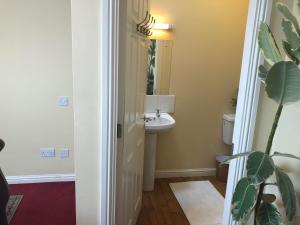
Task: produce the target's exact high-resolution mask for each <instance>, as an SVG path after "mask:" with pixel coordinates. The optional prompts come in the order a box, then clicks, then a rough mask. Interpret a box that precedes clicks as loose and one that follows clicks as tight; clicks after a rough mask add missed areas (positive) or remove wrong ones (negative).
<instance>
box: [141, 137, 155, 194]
mask: <svg viewBox="0 0 300 225" xmlns="http://www.w3.org/2000/svg"><path fill="white" fill-rule="evenodd" d="M156 147H157V134H156V133H146V139H145V156H144V159H145V160H144V191H153V190H154V180H155V161H156Z"/></svg>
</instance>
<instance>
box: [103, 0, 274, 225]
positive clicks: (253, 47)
mask: <svg viewBox="0 0 300 225" xmlns="http://www.w3.org/2000/svg"><path fill="white" fill-rule="evenodd" d="M100 1H101V5H102V7H101V8H102V10H101V12H102V15H101V18H100V19H101V20H102V22H101V24H102V32H101V42H102V43H101V46H102V49H101V62H99V63H100V64H101V65H102V67H101V68H102V71H101V77H100V78H99V80H100V82H101V90H99V94H100V95H101V100H102V103H101V104H102V109H103V111H102V112H100V120H101V121H100V122H101V123H100V124H102V126H101V127H100V130H101V140H102V143H101V146H102V147H103V148H102V149H103V151H102V153H101V154H102V165H101V169H102V171H101V181H102V182H101V184H102V187H101V225H119V224H115V212H116V210H115V206H116V179H117V167H116V160H117V119H118V67H119V64H118V56H119V45H118V41H119V39H118V38H119V21H118V20H119V18H120V13H119V1H120V0H100ZM271 6H272V0H249V11H248V22H247V28H246V35H245V44H244V55H243V63H242V70H241V79H240V89H239V96H238V105H237V116H236V123H235V132H234V144H235V145H234V154H236V153H242V152H246V151H249V150H251V147H252V142H253V134H254V128H255V120H256V112H257V105H258V99H259V91H260V83H259V82H258V80H257V67H258V65H259V63H261V62H262V59H261V57H260V53H259V50H258V43H257V39H256V38H257V28H258V25H259V23H260V21H265V22H269V18H270V14H271ZM244 168H245V160H244V159H238V160H234V161H232V162H231V164H230V170H229V177H228V185H227V192H226V200H225V210H224V217H223V218H224V219H223V225H235V224H237V223H236V222H234V221H233V220H232V217H231V213H230V209H231V198H232V194H233V191H234V187H235V185H236V184H237V182H238V180H239V179H240V178H241V177H242V176H243V175H244Z"/></svg>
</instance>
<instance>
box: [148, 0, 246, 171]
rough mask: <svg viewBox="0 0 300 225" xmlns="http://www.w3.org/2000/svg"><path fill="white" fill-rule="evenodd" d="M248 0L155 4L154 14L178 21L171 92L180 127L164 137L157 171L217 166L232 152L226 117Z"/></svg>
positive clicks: (238, 64)
mask: <svg viewBox="0 0 300 225" xmlns="http://www.w3.org/2000/svg"><path fill="white" fill-rule="evenodd" d="M247 11H248V1H240V0H228V1H219V0H204V1H198V0H193V1H189V2H188V3H187V1H182V0H164V1H160V0H152V1H151V13H152V14H154V15H158V16H162V18H160V21H159V22H161V21H163V22H168V23H173V24H174V26H175V27H174V31H173V35H172V36H173V39H174V45H173V46H174V47H173V56H172V57H173V58H172V73H171V84H170V94H174V95H176V106H175V114H174V117H175V119H176V126H175V128H173V129H172V130H171V131H170V132H168V133H163V134H160V135H159V140H158V152H157V169H159V170H165V169H192V168H212V167H215V161H214V160H215V156H216V155H217V154H220V153H227V154H228V153H229V152H230V151H229V149H230V147H228V146H225V145H224V144H223V142H222V115H223V113H232V112H233V109H232V107H231V103H230V101H231V98H232V97H233V96H234V94H235V92H236V89H237V88H238V85H239V76H240V68H241V61H242V51H243V40H244V32H245V27H246V25H245V24H246V15H247Z"/></svg>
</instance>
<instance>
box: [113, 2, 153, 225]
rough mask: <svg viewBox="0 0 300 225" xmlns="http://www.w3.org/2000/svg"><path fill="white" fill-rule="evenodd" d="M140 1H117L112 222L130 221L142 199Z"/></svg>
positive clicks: (128, 224) (143, 46)
mask: <svg viewBox="0 0 300 225" xmlns="http://www.w3.org/2000/svg"><path fill="white" fill-rule="evenodd" d="M144 2H145V0H127V2H126V4H125V3H124V2H123V4H124V5H121V10H125V9H124V8H125V7H126V13H124V14H123V18H121V20H120V26H121V27H123V31H121V36H120V49H121V54H120V71H119V72H120V87H119V99H120V102H122V103H123V104H120V105H119V107H121V108H120V109H119V114H121V115H119V120H120V121H119V122H120V123H121V124H122V125H123V133H122V138H121V139H120V140H119V142H118V144H119V146H118V173H119V174H118V180H117V188H118V189H117V201H116V202H117V206H116V225H134V224H135V223H136V220H137V217H138V214H139V212H140V209H141V203H142V187H143V184H142V182H143V166H144V163H143V160H144V138H145V129H144V120H143V117H144V96H145V93H146V79H147V49H148V41H149V40H148V39H147V38H146V37H143V36H141V35H140V34H139V33H137V32H136V24H137V23H139V22H140V21H141V20H143V17H144V16H145V12H144V11H145V7H148V5H147V4H145V3H144ZM147 10H148V8H147ZM147 10H146V11H147ZM121 15H122V14H121ZM124 21H125V22H124ZM124 27H125V28H124ZM121 29H122V28H121ZM121 76H122V77H121Z"/></svg>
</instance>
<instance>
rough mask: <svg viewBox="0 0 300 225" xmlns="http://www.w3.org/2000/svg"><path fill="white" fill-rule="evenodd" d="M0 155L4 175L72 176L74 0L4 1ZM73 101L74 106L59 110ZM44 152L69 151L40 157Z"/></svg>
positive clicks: (0, 29) (0, 26) (0, 55)
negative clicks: (65, 155) (0, 145)
mask: <svg viewBox="0 0 300 225" xmlns="http://www.w3.org/2000/svg"><path fill="white" fill-rule="evenodd" d="M0 5H1V7H0V102H1V106H0V137H1V138H3V139H4V140H5V141H6V143H7V146H6V148H5V150H4V151H3V152H1V155H0V166H1V168H2V169H3V170H4V172H5V174H6V175H39V174H66V173H73V172H74V168H73V167H74V165H73V109H72V91H73V90H72V85H73V82H72V64H71V63H72V62H71V51H72V50H71V47H72V45H71V14H70V13H71V12H70V11H71V1H70V0H26V1H23V0H0ZM59 96H69V97H70V106H69V107H67V108H61V107H58V106H57V100H58V97H59ZM40 147H55V148H57V150H59V148H62V147H66V148H69V149H70V151H71V152H70V158H69V159H60V158H59V156H57V157H56V158H50V159H45V158H40V155H39V148H40Z"/></svg>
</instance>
